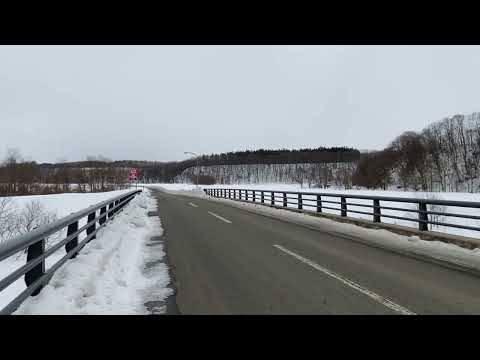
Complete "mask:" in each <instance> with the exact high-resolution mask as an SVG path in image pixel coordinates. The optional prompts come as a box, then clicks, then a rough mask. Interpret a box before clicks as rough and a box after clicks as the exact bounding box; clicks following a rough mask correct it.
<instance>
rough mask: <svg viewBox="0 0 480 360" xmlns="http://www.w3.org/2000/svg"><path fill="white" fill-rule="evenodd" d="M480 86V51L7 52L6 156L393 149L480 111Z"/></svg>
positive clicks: (3, 96) (0, 133)
mask: <svg viewBox="0 0 480 360" xmlns="http://www.w3.org/2000/svg"><path fill="white" fill-rule="evenodd" d="M478 84H480V47H479V46H0V144H1V145H2V147H3V149H2V148H0V151H2V152H4V151H5V150H6V148H7V147H17V148H19V149H21V151H22V153H23V155H25V156H29V157H30V158H32V159H34V160H36V161H39V162H44V161H56V160H57V159H59V158H64V159H68V160H69V161H75V160H84V159H85V157H86V156H87V155H99V154H101V155H103V156H106V157H109V158H112V159H115V160H119V159H137V160H141V159H145V160H160V161H166V160H181V159H185V158H186V157H188V156H187V155H184V154H183V152H184V151H194V152H197V153H217V152H225V151H234V150H244V149H247V148H249V149H256V148H262V147H263V148H283V147H286V148H300V147H318V146H344V145H345V146H353V147H357V148H359V149H380V148H383V147H384V146H386V145H387V144H388V143H389V142H390V141H391V140H393V138H394V137H396V136H397V135H399V134H400V133H401V132H403V131H405V130H421V129H422V128H423V127H425V126H426V125H428V124H429V123H431V122H433V121H436V120H440V119H441V118H443V117H445V116H449V115H453V114H455V113H465V114H467V113H471V112H474V111H480V100H479V99H480V98H479V95H478V90H477V87H478ZM0 155H2V156H1V157H3V154H0Z"/></svg>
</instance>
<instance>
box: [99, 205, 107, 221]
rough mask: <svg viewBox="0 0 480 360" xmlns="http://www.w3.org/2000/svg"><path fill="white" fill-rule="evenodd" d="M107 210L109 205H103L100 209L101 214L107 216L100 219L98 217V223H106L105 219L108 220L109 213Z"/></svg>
mask: <svg viewBox="0 0 480 360" xmlns="http://www.w3.org/2000/svg"><path fill="white" fill-rule="evenodd" d="M106 212H107V207H106V206H104V207H102V208H101V209H100V215H102V214H105V216H102V217H101V218H100V219H98V223H99V224H100V225H102V224H104V223H105V221H107V214H106Z"/></svg>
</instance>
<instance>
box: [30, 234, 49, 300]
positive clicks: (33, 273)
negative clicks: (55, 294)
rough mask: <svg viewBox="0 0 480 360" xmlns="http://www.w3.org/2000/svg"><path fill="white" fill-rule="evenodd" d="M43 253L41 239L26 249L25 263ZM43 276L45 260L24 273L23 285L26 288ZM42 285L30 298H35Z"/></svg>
mask: <svg viewBox="0 0 480 360" xmlns="http://www.w3.org/2000/svg"><path fill="white" fill-rule="evenodd" d="M44 252H45V239H41V240H40V241H37V242H36V243H34V244H32V245H30V246H29V247H28V249H27V263H28V262H29V261H33V260H35V259H36V258H38V257H39V256H41V255H43V253H44ZM43 274H45V259H43V260H42V261H41V262H40V263H39V264H38V265H35V266H34V267H33V268H32V269H31V270H29V271H27V272H26V273H25V284H27V287H28V286H30V285H31V284H33V283H34V282H35V281H36V280H37V279H38V278H40V277H42V276H43ZM42 288H43V285H41V286H40V287H39V288H37V290H35V291H34V292H33V293H32V295H31V296H36V295H38V294H39V293H40V291H41V290H42Z"/></svg>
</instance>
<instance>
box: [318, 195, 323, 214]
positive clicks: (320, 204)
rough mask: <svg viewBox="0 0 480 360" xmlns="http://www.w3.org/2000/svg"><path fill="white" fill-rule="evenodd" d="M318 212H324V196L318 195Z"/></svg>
mask: <svg viewBox="0 0 480 360" xmlns="http://www.w3.org/2000/svg"><path fill="white" fill-rule="evenodd" d="M317 212H318V213H321V212H322V196H321V195H317Z"/></svg>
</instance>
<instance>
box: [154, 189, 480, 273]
mask: <svg viewBox="0 0 480 360" xmlns="http://www.w3.org/2000/svg"><path fill="white" fill-rule="evenodd" d="M157 188H159V189H162V190H163V191H166V192H168V193H171V194H177V195H185V196H191V197H198V198H203V199H206V200H209V201H214V202H220V203H224V204H227V205H230V206H234V207H237V208H241V209H244V210H246V211H249V212H253V213H256V214H260V215H264V216H267V217H271V218H275V219H280V220H283V221H286V222H290V223H294V224H299V225H303V226H306V227H309V228H312V229H315V230H321V231H322V232H327V233H330V234H332V235H336V236H343V237H345V238H347V239H350V240H352V241H358V242H362V243H366V244H369V245H371V246H376V247H379V248H383V249H386V250H389V251H393V252H396V253H400V254H403V255H406V256H413V257H416V258H420V259H425V260H430V261H434V262H436V263H440V264H442V265H444V266H451V267H454V268H458V269H460V270H464V271H469V272H472V273H475V274H476V275H480V249H479V248H477V249H474V250H469V249H465V248H462V247H460V246H457V245H454V244H448V243H444V242H441V241H436V240H422V239H420V238H419V237H418V236H406V235H399V234H396V233H393V232H391V231H388V230H385V229H369V228H364V227H361V226H358V225H353V224H348V223H342V222H338V221H335V220H330V219H327V218H323V217H317V216H312V215H309V214H304V213H298V212H293V211H289V210H283V209H277V208H272V207H268V206H263V205H256V204H253V203H245V202H238V201H233V200H228V199H221V198H212V197H209V196H206V195H205V194H204V193H200V192H198V191H195V190H193V191H192V190H186V191H181V190H176V191H171V190H168V189H165V188H161V187H160V186H158V187H157ZM319 241H320V240H319Z"/></svg>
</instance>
